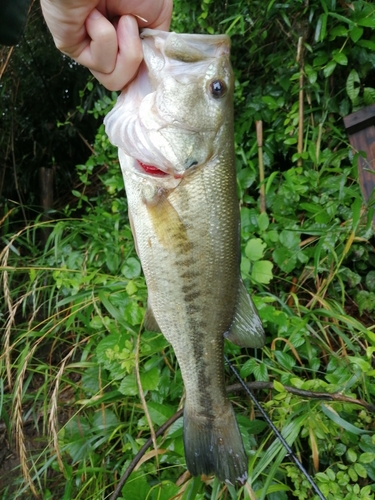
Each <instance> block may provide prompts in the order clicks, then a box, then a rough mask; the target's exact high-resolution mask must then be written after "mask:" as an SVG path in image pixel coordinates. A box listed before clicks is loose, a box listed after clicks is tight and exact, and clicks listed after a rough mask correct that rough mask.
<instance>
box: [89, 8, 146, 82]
mask: <svg viewBox="0 0 375 500" xmlns="http://www.w3.org/2000/svg"><path fill="white" fill-rule="evenodd" d="M117 40H118V54H117V59H116V63H115V68H114V70H113V71H112V73H110V74H105V73H103V72H98V71H95V70H92V71H91V72H92V74H93V75H94V76H95V77H96V78H97V79H98V80H99V81H100V83H102V84H103V85H104V86H105V87H106V88H107V89H109V90H121V89H123V88H124V87H125V85H127V84H128V83H129V82H130V81H131V80H133V78H134V77H135V75H136V74H137V71H138V68H139V65H140V64H141V62H142V59H143V51H142V44H141V39H140V38H139V29H138V24H137V21H136V19H135V18H134V17H133V16H129V15H126V16H122V17H121V18H120V19H119V22H118V25H117Z"/></svg>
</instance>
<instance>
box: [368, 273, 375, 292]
mask: <svg viewBox="0 0 375 500" xmlns="http://www.w3.org/2000/svg"><path fill="white" fill-rule="evenodd" d="M366 286H367V288H368V289H369V290H370V292H375V271H369V272H368V273H367V275H366Z"/></svg>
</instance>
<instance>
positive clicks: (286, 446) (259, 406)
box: [224, 355, 326, 500]
mask: <svg viewBox="0 0 375 500" xmlns="http://www.w3.org/2000/svg"><path fill="white" fill-rule="evenodd" d="M224 358H225V361H226V363H227V365H228V366H229V368H230V369H231V370H232V372H233V373H234V374H235V376H236V377H237V379H238V380H239V382H240V384H241V386H242V387H243V389H244V391H246V393H247V394H248V395H249V396H250V398H251V400H252V402H253V403H254V405H255V406H256V407H257V408H258V410H259V412H260V413H261V415H262V417H263V418H264V420H265V421H266V422H267V424H268V425H269V426H270V427H271V429H272V430H273V432H274V434H275V435H276V437H277V438H278V439H279V441H280V442H281V443H282V445H283V446H284V448H285V449H286V451H287V452H288V454H289V456H290V458H291V459H292V460H293V462H294V463H295V464H296V466H297V467H298V469H299V470H300V471H301V472H302V474H303V475H304V476H305V478H306V479H307V480H308V482H309V483H310V485H311V487H312V489H313V490H314V491H315V493H316V494H317V495H318V497H319V498H320V500H326V498H325V496H324V495H323V493H322V492H321V491H320V489H319V488H318V486H317V485H316V484H315V482H314V480H313V479H312V477H311V476H310V474H309V473H308V472H307V470H306V469H305V468H304V466H303V465H302V464H301V462H300V461H299V460H298V458H297V457H296V455H295V454H294V453H293V450H292V448H291V447H290V446H289V445H288V443H287V442H286V441H285V439H284V438H283V436H282V435H281V434H280V432H279V431H278V430H277V428H276V427H275V425H274V424H273V422H272V420H271V419H270V418H269V416H268V415H267V413H266V412H265V411H264V410H263V408H262V406H261V405H260V403H259V401H258V400H257V399H256V397H255V396H254V394H253V393H252V392H251V390H250V389H249V388H248V387H247V385H246V384H245V382H244V381H243V380H242V378H241V376H240V374H239V373H238V372H237V370H236V369H235V368H234V366H233V365H232V363H231V362H230V361H229V359H228V358H227V356H225V355H224Z"/></svg>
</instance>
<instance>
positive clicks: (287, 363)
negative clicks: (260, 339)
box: [274, 351, 296, 370]
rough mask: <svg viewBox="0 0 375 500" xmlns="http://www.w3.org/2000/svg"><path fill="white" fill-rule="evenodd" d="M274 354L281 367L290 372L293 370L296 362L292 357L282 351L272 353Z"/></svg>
mask: <svg viewBox="0 0 375 500" xmlns="http://www.w3.org/2000/svg"><path fill="white" fill-rule="evenodd" d="M274 354H275V357H276V359H277V361H278V362H279V363H280V365H281V366H283V367H284V368H286V369H287V370H292V369H293V368H294V366H295V364H296V360H295V359H294V358H293V356H291V355H290V354H288V353H287V352H283V351H274Z"/></svg>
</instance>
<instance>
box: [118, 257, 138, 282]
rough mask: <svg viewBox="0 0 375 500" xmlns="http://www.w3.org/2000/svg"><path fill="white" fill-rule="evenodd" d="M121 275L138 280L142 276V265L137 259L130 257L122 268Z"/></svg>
mask: <svg viewBox="0 0 375 500" xmlns="http://www.w3.org/2000/svg"><path fill="white" fill-rule="evenodd" d="M121 273H122V274H123V275H124V276H125V278H128V279H130V280H131V279H134V278H137V277H138V276H139V275H140V274H141V264H140V262H139V260H138V259H136V258H135V257H129V258H128V259H127V260H126V262H125V264H124V265H123V266H122V268H121Z"/></svg>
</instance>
